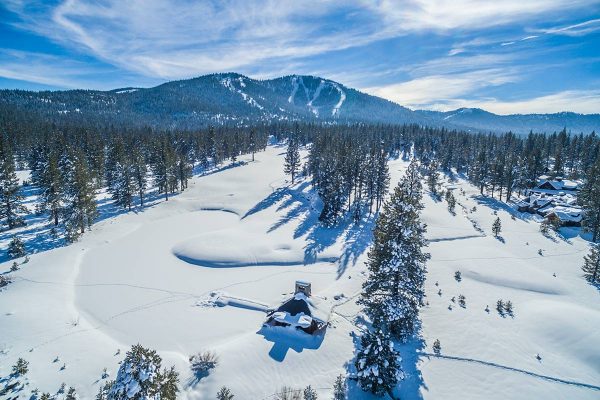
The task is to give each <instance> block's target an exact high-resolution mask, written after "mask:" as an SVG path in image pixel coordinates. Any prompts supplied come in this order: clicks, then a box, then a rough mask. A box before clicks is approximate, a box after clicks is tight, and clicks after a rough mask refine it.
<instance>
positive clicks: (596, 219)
mask: <svg viewBox="0 0 600 400" xmlns="http://www.w3.org/2000/svg"><path fill="white" fill-rule="evenodd" d="M578 201H579V203H580V204H581V205H582V207H583V209H584V211H585V219H584V221H583V222H584V227H585V228H586V229H587V230H589V231H591V232H592V241H593V242H597V241H598V240H600V157H598V159H597V161H596V162H595V163H594V165H593V166H592V168H590V170H589V171H588V172H587V174H586V180H585V183H584V185H583V187H582V188H581V191H580V193H579V195H578Z"/></svg>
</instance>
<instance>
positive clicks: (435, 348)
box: [433, 339, 442, 356]
mask: <svg viewBox="0 0 600 400" xmlns="http://www.w3.org/2000/svg"><path fill="white" fill-rule="evenodd" d="M441 352H442V345H441V344H440V340H439V339H435V341H434V342H433V353H434V354H435V355H438V356H439V355H440V353H441Z"/></svg>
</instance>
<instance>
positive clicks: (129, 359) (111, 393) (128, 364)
mask: <svg viewBox="0 0 600 400" xmlns="http://www.w3.org/2000/svg"><path fill="white" fill-rule="evenodd" d="M161 362H162V359H161V358H160V356H159V355H158V354H157V353H156V351H154V350H150V349H146V348H144V347H142V346H141V345H139V344H137V345H134V346H133V347H132V348H131V350H129V351H128V352H127V354H126V355H125V360H124V361H123V362H122V363H121V366H120V367H119V371H118V372H117V377H116V379H115V381H114V382H111V384H110V386H109V389H108V392H107V393H106V395H105V396H106V397H99V398H100V399H106V400H130V399H132V400H142V399H149V398H157V399H163V400H175V399H176V398H177V392H178V391H179V389H178V388H177V383H178V382H179V377H178V374H177V372H175V369H174V368H173V367H171V368H170V369H165V370H162V371H161V369H160V368H161ZM131 388H135V391H133V390H132V389H131ZM101 393H102V389H101ZM101 393H99V394H98V396H100V395H101Z"/></svg>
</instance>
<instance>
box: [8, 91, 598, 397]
mask: <svg viewBox="0 0 600 400" xmlns="http://www.w3.org/2000/svg"><path fill="white" fill-rule="evenodd" d="M242 82H243V83H245V84H246V85H250V84H251V83H248V82H245V81H239V80H238V81H236V82H234V81H229V82H227V81H226V82H224V83H223V84H222V85H223V86H222V87H223V88H224V90H233V91H234V94H235V95H236V96H238V97H240V100H241V101H245V102H246V101H248V100H249V98H244V97H243V96H242V95H241V94H239V93H238V92H237V90H241V88H243V86H241V83H242ZM290 83H292V81H291V80H290ZM297 83H298V89H297V90H296V92H295V93H293V89H294V85H293V84H292V85H291V86H290V89H291V90H290V91H289V92H288V93H286V97H285V101H286V102H288V103H290V102H289V101H288V100H290V99H291V103H294V104H298V105H299V106H302V107H304V106H305V105H306V104H308V103H305V102H304V101H305V100H306V99H309V98H310V100H308V101H309V102H310V101H311V100H313V98H315V97H316V98H315V99H314V100H313V101H312V103H311V105H313V106H314V107H321V104H329V103H325V99H326V97H325V96H328V95H329V94H330V95H331V96H332V97H331V101H332V102H334V101H335V103H334V104H337V103H338V102H339V101H340V98H341V97H340V92H339V91H338V89H336V88H335V86H331V87H330V89H331V90H330V93H329V92H327V89H326V88H323V87H322V88H321V92H320V93H319V95H318V96H315V93H316V88H318V85H319V84H318V83H317V87H316V88H315V87H314V85H313V86H310V85H308V84H307V85H308V86H309V88H306V90H307V92H308V94H306V92H305V88H303V87H302V86H300V83H299V82H297ZM219 84H221V83H219ZM227 85H231V88H233V89H231V88H228V87H226V86H227ZM340 90H344V89H343V88H340ZM243 93H247V92H243ZM326 93H329V94H326ZM336 93H337V94H336ZM321 96H323V98H322V100H323V103H320V102H319V99H320V98H321ZM335 96H337V98H336V97H335ZM252 99H253V100H254V101H256V102H257V103H258V104H261V105H262V104H263V103H261V99H260V97H259V96H253V97H252ZM322 107H325V106H322ZM342 109H343V106H342ZM325 111H327V112H331V108H328V107H325V108H320V109H319V112H320V113H323V112H325ZM406 165H407V164H406V162H405V161H402V160H392V161H391V162H390V172H391V174H392V186H393V184H394V182H396V181H397V180H398V178H399V177H400V176H401V174H402V172H403V171H404V169H405V168H406ZM282 171H283V152H282V148H281V147H278V146H270V147H268V148H267V151H266V152H263V153H259V154H257V155H256V161H255V162H251V161H249V157H242V162H240V163H239V164H234V165H231V166H229V167H228V168H222V169H220V170H215V171H209V172H208V173H205V174H203V175H201V176H200V175H198V176H196V177H194V178H193V180H192V181H191V182H190V187H189V190H187V191H186V192H184V193H182V194H180V195H178V196H175V197H172V198H170V199H169V201H168V202H160V203H154V204H153V205H152V206H151V207H148V208H146V209H144V210H143V211H140V210H138V211H139V212H131V213H127V214H121V215H116V216H114V215H112V216H111V215H106V216H105V218H104V219H103V220H102V221H101V222H98V223H97V224H96V225H94V227H93V230H92V231H91V232H89V233H87V234H85V235H84V236H83V238H82V240H80V241H79V242H77V243H75V244H73V245H70V246H68V247H62V248H56V249H53V250H48V251H43V250H41V251H40V252H39V253H38V254H34V255H32V256H31V260H30V261H29V263H27V264H24V265H23V266H22V268H21V269H20V270H19V271H17V272H14V273H11V275H12V276H13V278H14V282H13V283H11V284H10V285H9V286H7V287H5V288H4V289H2V291H1V292H0V311H2V312H1V313H0V380H3V379H6V377H7V376H8V375H9V373H10V368H11V366H12V365H13V364H14V363H15V361H16V360H17V359H18V358H19V357H22V358H24V359H26V360H28V361H29V362H30V371H29V373H28V383H29V385H28V386H27V387H26V389H24V392H30V391H31V390H32V389H34V388H39V389H40V391H42V392H50V393H56V391H57V390H58V388H59V386H60V384H61V382H65V383H66V384H67V385H68V386H69V385H72V386H74V387H75V388H76V389H77V392H78V393H79V394H80V395H81V396H82V398H86V399H89V398H93V397H94V396H95V394H96V393H97V391H98V388H99V387H100V385H101V384H102V383H103V382H104V381H105V379H103V378H102V371H103V368H107V370H108V372H109V374H110V378H114V376H115V374H116V371H117V369H118V366H119V364H118V362H119V361H120V360H122V358H123V356H124V353H125V351H126V350H127V349H128V348H129V347H130V346H131V345H132V344H135V343H141V344H143V345H144V346H148V347H151V348H154V349H156V350H158V352H159V354H160V355H161V356H162V357H163V360H164V361H163V364H164V365H172V364H173V365H175V366H176V368H177V370H178V371H179V372H180V374H181V388H182V392H181V397H182V398H186V399H213V398H214V397H215V394H216V392H217V390H218V389H219V387H221V386H222V385H227V386H229V387H230V388H231V389H232V391H233V393H234V394H235V395H236V399H237V398H239V399H251V400H256V399H263V398H269V397H268V396H270V395H271V394H273V393H275V392H276V391H277V390H278V389H279V388H280V387H281V386H283V385H288V386H293V387H303V386H306V385H309V384H310V385H312V386H313V387H314V388H316V389H317V390H318V392H319V395H320V398H329V397H330V395H331V387H332V385H333V381H334V379H335V377H336V376H337V375H338V374H340V373H345V372H346V371H347V370H348V369H350V370H352V359H353V354H354V346H355V335H358V334H360V331H359V330H358V329H357V328H356V326H355V324H356V316H357V314H358V313H359V311H360V310H359V308H358V307H357V306H356V305H355V303H354V300H355V299H356V296H357V294H358V293H359V292H360V288H361V284H362V282H363V280H364V273H365V266H364V261H365V260H366V250H367V249H368V246H369V243H370V240H371V233H370V231H371V228H372V224H373V220H372V219H365V220H363V221H362V222H361V223H360V224H359V225H356V226H355V225H354V224H352V223H350V222H346V223H342V225H341V226H339V227H337V228H323V227H321V226H320V225H318V224H317V216H318V211H319V207H320V205H319V203H318V200H317V198H316V196H315V195H314V193H313V192H312V190H311V185H310V182H308V181H306V180H300V181H299V182H297V183H296V184H295V185H290V184H289V182H288V181H287V180H286V178H285V176H284V175H283V172H282ZM444 186H445V187H446V188H449V189H453V190H454V191H455V195H456V197H457V200H458V206H457V215H456V216H453V215H451V214H450V213H449V212H448V210H447V208H446V204H445V203H444V202H439V201H437V200H435V199H433V198H431V197H429V196H427V195H426V196H425V203H426V204H425V205H426V207H425V210H424V213H423V219H424V221H425V222H426V223H427V225H428V234H427V236H428V238H429V240H430V242H431V243H430V246H429V251H430V253H431V255H432V258H431V261H430V262H429V264H428V269H429V272H428V276H427V282H426V290H427V301H428V305H427V306H426V307H425V308H423V310H422V321H423V323H422V340H423V342H422V344H421V345H419V343H408V344H405V345H399V348H400V350H401V353H402V356H403V367H404V370H405V373H406V379H405V380H404V381H403V382H402V383H401V385H400V386H399V388H398V389H397V392H398V394H399V395H400V397H401V398H402V399H419V398H423V399H454V398H460V399H482V398H485V399H527V400H530V399H545V400H550V399H597V398H598V396H599V395H600V384H599V383H598V382H600V369H599V368H598V366H599V365H600V350H599V349H598V346H597V343H598V342H599V341H600V329H598V328H600V303H599V302H598V295H599V293H598V291H597V290H596V289H595V288H593V287H592V286H590V285H588V284H587V283H586V282H585V281H584V280H583V278H582V277H581V272H580V264H581V262H582V257H583V255H584V254H585V253H586V252H587V247H588V244H587V242H586V241H585V240H583V239H582V238H581V237H579V236H578V232H577V231H576V230H563V235H564V237H556V238H554V239H549V238H547V237H545V236H543V235H542V234H541V233H540V232H539V227H538V224H537V222H535V221H533V220H532V219H529V218H527V216H526V215H523V216H522V215H519V214H514V213H513V212H512V210H510V209H509V208H508V207H506V206H505V205H504V204H502V203H499V202H496V201H495V200H493V199H489V198H486V197H480V196H478V191H477V190H476V189H475V188H473V187H471V186H470V185H469V184H468V183H466V182H465V181H463V180H460V179H459V180H457V181H456V182H450V181H446V182H445V183H444ZM461 189H462V190H464V194H462V193H461ZM512 214H514V215H515V219H512V218H511V215H512ZM497 216H499V217H500V219H501V221H502V232H501V236H502V240H498V239H496V238H494V237H493V235H492V234H491V225H492V221H493V220H494V219H495V218H496V217H497ZM1 244H2V246H5V245H6V243H5V242H3V243H1ZM540 249H541V250H542V251H541V255H540V254H539V253H540V252H539V250H540ZM10 264H11V263H9V262H5V263H3V264H0V271H2V272H3V271H5V270H8V269H9V268H10ZM456 271H460V272H461V276H462V279H461V281H460V282H458V281H457V280H456V279H455V277H454V276H455V272H456ZM297 279H303V280H309V281H311V282H312V285H313V293H314V295H315V296H318V297H319V298H320V299H321V300H322V302H323V304H325V305H326V307H328V308H329V309H330V310H331V320H330V324H331V325H330V326H329V328H328V329H327V331H326V334H325V336H324V337H323V339H322V340H319V339H315V338H312V337H307V336H304V334H300V333H298V334H291V335H287V334H283V333H282V332H279V331H277V330H275V331H264V330H261V325H262V322H263V321H264V318H265V313H264V310H265V308H267V307H272V306H276V305H278V304H279V303H280V302H281V301H282V300H283V299H284V298H286V297H287V296H289V294H290V292H291V291H292V290H293V285H294V281H295V280H297ZM438 293H440V294H438ZM461 294H462V295H464V296H465V298H466V307H465V308H462V307H460V306H459V305H458V303H457V302H456V303H455V302H453V301H452V298H453V297H454V298H455V300H456V299H458V296H459V295H461ZM498 299H502V300H504V301H507V300H510V301H511V302H512V303H513V305H514V316H512V317H511V316H504V317H502V316H500V315H499V314H498V313H497V312H496V310H495V304H496V301H497V300H498ZM450 306H451V309H450ZM486 306H488V309H489V312H486V311H485V310H486ZM435 339H439V340H440V342H441V347H442V352H441V356H435V355H433V354H432V353H433V352H432V344H433V341H434V340H435ZM202 350H212V351H215V352H216V353H217V355H218V357H219V365H218V366H217V367H216V369H215V370H214V371H213V372H212V373H211V374H210V375H209V376H208V377H205V378H202V379H200V380H198V379H196V378H194V377H193V376H192V374H191V371H190V370H189V364H188V357H189V356H190V355H192V354H194V353H197V352H199V351H202ZM537 355H539V356H540V358H539V359H538V358H537V357H536V356H537ZM63 366H64V367H65V368H64V369H63V368H62V367H63ZM349 398H352V399H356V398H364V399H369V398H370V397H369V396H368V395H366V394H364V393H363V392H361V391H360V390H359V389H357V388H356V387H355V386H354V384H353V383H351V384H350V396H349Z"/></svg>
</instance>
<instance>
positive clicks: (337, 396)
mask: <svg viewBox="0 0 600 400" xmlns="http://www.w3.org/2000/svg"><path fill="white" fill-rule="evenodd" d="M346 390H347V387H346V379H345V378H344V375H338V376H337V378H335V382H334V384H333V400H346Z"/></svg>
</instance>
